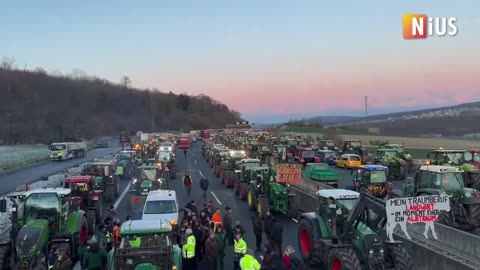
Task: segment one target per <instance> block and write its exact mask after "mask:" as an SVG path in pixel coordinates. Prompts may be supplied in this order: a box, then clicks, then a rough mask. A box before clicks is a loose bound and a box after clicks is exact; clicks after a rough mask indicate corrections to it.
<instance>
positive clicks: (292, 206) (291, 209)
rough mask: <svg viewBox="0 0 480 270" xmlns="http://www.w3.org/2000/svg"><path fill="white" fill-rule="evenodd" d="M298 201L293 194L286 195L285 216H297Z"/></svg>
mask: <svg viewBox="0 0 480 270" xmlns="http://www.w3.org/2000/svg"><path fill="white" fill-rule="evenodd" d="M299 205H300V202H299V201H298V198H297V196H295V194H292V195H288V205H287V217H289V218H297V217H298V208H299Z"/></svg>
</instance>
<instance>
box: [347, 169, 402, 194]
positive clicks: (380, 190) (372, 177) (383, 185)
mask: <svg viewBox="0 0 480 270" xmlns="http://www.w3.org/2000/svg"><path fill="white" fill-rule="evenodd" d="M387 172H388V168H387V167H385V166H382V165H362V166H360V167H358V169H357V171H356V173H355V176H354V179H353V186H352V187H350V189H351V190H354V191H357V192H360V193H368V194H370V195H372V196H374V197H377V198H381V199H383V198H385V197H386V196H387V195H388V194H389V192H390V191H391V190H392V189H393V184H392V183H390V182H387ZM350 174H352V175H353V170H352V171H351V172H350Z"/></svg>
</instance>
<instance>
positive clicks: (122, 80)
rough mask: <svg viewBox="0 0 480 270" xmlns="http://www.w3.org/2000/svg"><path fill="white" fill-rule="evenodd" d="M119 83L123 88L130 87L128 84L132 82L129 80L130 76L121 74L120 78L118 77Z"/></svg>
mask: <svg viewBox="0 0 480 270" xmlns="http://www.w3.org/2000/svg"><path fill="white" fill-rule="evenodd" d="M120 83H121V84H122V85H123V86H124V87H125V88H129V87H130V84H131V83H132V81H131V80H130V78H129V77H128V76H123V77H122V78H121V79H120Z"/></svg>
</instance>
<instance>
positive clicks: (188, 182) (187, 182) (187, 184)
mask: <svg viewBox="0 0 480 270" xmlns="http://www.w3.org/2000/svg"><path fill="white" fill-rule="evenodd" d="M183 186H184V188H185V193H186V195H187V198H190V193H191V192H192V178H191V177H190V175H189V174H188V172H186V173H185V176H184V177H183Z"/></svg>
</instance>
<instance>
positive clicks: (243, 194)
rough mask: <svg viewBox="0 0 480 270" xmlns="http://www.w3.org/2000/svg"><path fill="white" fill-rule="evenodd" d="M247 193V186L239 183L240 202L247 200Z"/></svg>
mask: <svg viewBox="0 0 480 270" xmlns="http://www.w3.org/2000/svg"><path fill="white" fill-rule="evenodd" d="M247 193H248V184H247V183H240V184H239V185H238V195H240V200H242V201H245V200H247Z"/></svg>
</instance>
